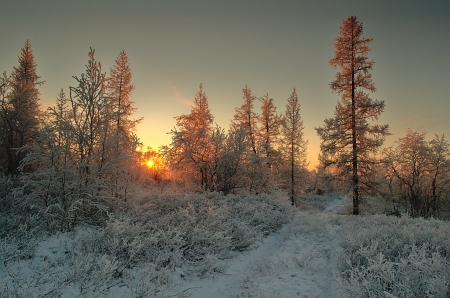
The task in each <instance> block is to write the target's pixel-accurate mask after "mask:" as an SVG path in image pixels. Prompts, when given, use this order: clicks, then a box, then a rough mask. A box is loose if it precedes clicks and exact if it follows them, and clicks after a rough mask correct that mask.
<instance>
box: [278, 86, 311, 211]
mask: <svg viewBox="0 0 450 298" xmlns="http://www.w3.org/2000/svg"><path fill="white" fill-rule="evenodd" d="M282 124H283V125H282V130H281V131H282V139H281V152H282V154H283V158H284V159H285V160H286V161H287V162H288V163H289V176H290V181H289V186H290V187H289V189H290V191H289V196H290V199H291V203H292V205H294V203H295V194H296V192H295V185H296V182H297V181H296V178H297V177H298V175H299V172H300V170H301V169H305V168H306V166H307V165H308V163H307V161H306V149H307V146H308V141H307V140H305V139H304V133H303V120H302V117H301V115H300V103H299V101H298V96H297V91H296V90H295V88H294V89H293V90H292V94H291V95H290V96H289V98H288V102H287V105H286V112H285V113H284V118H283V122H282Z"/></svg>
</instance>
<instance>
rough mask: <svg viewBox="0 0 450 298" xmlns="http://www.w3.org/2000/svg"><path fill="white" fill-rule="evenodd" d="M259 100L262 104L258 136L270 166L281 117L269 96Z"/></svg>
mask: <svg viewBox="0 0 450 298" xmlns="http://www.w3.org/2000/svg"><path fill="white" fill-rule="evenodd" d="M259 100H260V101H261V103H262V105H261V115H260V116H259V123H260V125H261V126H260V129H259V136H260V139H261V147H262V150H263V151H264V152H263V153H264V155H265V157H266V158H267V159H268V163H269V165H270V164H271V159H272V158H273V157H274V153H275V150H276V146H277V145H278V141H279V136H280V127H281V122H282V121H281V120H282V117H281V115H278V114H277V107H276V106H275V104H274V103H273V99H272V98H269V94H266V95H264V96H263V97H261V98H260V99H259Z"/></svg>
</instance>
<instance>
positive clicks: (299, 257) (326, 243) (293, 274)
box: [0, 196, 347, 298]
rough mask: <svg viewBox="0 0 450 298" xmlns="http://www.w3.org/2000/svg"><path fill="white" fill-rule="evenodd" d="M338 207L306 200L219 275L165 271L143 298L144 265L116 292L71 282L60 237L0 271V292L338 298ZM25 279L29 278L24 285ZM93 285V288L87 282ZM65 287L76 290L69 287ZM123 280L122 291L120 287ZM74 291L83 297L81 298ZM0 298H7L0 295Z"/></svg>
mask: <svg viewBox="0 0 450 298" xmlns="http://www.w3.org/2000/svg"><path fill="white" fill-rule="evenodd" d="M346 205H347V202H346V201H345V200H344V199H343V198H340V197H337V196H335V197H327V198H325V199H324V200H323V201H321V202H317V201H314V200H313V201H311V204H310V205H308V202H306V205H304V206H303V208H298V209H297V210H296V211H295V212H293V214H292V217H293V218H292V220H291V221H290V222H289V223H288V224H286V225H284V226H283V227H282V228H281V229H280V230H278V231H277V232H275V233H272V234H270V235H269V236H268V237H266V238H264V239H262V240H261V241H259V242H257V243H255V244H253V245H252V246H251V248H250V249H247V250H245V251H243V252H233V253H232V257H231V258H226V259H224V260H219V261H217V260H215V262H219V263H220V262H222V263H220V264H215V268H221V270H214V271H213V272H211V271H209V272H208V273H207V274H205V275H204V276H201V277H199V276H198V274H189V273H188V272H184V271H183V270H185V271H187V270H189V268H184V269H181V268H173V269H171V270H167V271H165V272H163V275H165V276H163V277H161V276H159V277H158V278H159V279H161V280H163V281H164V280H167V284H166V285H165V284H162V285H161V286H160V287H159V288H158V289H157V291H147V290H148V288H146V287H150V285H147V284H146V283H147V282H148V280H151V279H153V277H151V276H150V277H149V276H146V274H147V273H148V272H149V271H148V270H147V269H146V267H147V265H146V264H142V266H141V267H140V268H139V266H138V267H134V268H131V269H127V270H125V271H124V274H126V275H128V276H133V278H130V279H126V278H125V279H122V281H121V282H118V283H116V284H114V281H111V280H110V279H109V280H103V279H102V276H103V275H95V274H93V275H92V276H90V277H86V276H77V274H78V273H77V269H75V268H70V267H69V266H67V265H64V264H59V263H61V261H62V260H64V259H65V254H67V253H69V252H70V251H73V250H74V247H75V246H76V245H75V242H76V241H77V238H76V237H75V238H74V237H73V236H70V235H68V234H67V233H65V234H59V235H54V236H51V237H49V238H46V239H44V240H43V241H40V242H39V244H38V245H37V247H36V249H35V250H34V254H33V257H32V258H31V259H27V258H22V260H21V261H20V262H18V263H16V265H15V266H10V267H8V269H6V267H4V266H0V286H1V283H2V280H3V287H4V286H6V285H7V284H8V283H5V281H6V280H7V279H9V280H14V282H13V283H9V286H10V287H11V286H14V287H23V288H24V290H18V289H12V290H11V289H9V291H10V292H13V293H21V295H30V296H35V297H40V296H41V295H45V296H47V297H67V298H71V297H90V296H91V295H92V293H95V296H97V297H148V296H149V293H151V295H154V296H157V297H340V296H342V293H341V292H340V289H339V286H338V283H337V278H336V276H337V274H338V272H337V268H336V258H337V253H336V252H337V250H338V243H337V241H338V238H339V237H337V233H338V230H339V226H338V225H334V224H333V223H334V222H338V221H337V220H336V219H337V218H338V217H341V216H343V215H338V214H336V212H338V211H339V210H341V209H342V208H343V207H345V206H346ZM305 210H308V211H305ZM84 233H89V231H84ZM72 253H73V252H72ZM92 262H103V263H104V264H102V266H101V267H102V268H104V270H107V269H108V268H110V269H111V270H114V269H115V267H114V266H115V265H114V263H111V264H110V263H108V262H110V261H109V260H108V259H98V258H95V257H93V259H92ZM88 263H89V260H87V264H84V265H83V266H88ZM55 264H58V265H55ZM39 268H41V269H39ZM39 270H42V275H41V277H39V272H36V271H39ZM83 270H84V269H83ZM53 271H54V272H53ZM215 271H219V272H215ZM81 272H84V271H81ZM27 275H28V276H31V275H33V276H34V277H33V278H32V279H27V278H26V276H27ZM78 275H79V274H78ZM148 275H150V274H148ZM36 276H37V277H36ZM104 276H108V274H105V275H104ZM136 276H138V277H137V278H136ZM95 278H98V280H92V279H95ZM71 279H77V280H79V281H80V282H78V283H71V282H70V280H71ZM29 280H32V282H29ZM126 280H128V281H130V283H127V282H124V281H126ZM34 283H36V285H35V284H34ZM38 283H44V284H46V286H39V293H40V294H38V295H37V296H36V295H35V294H36V292H34V293H33V288H37V286H38ZM102 283H108V284H110V286H108V287H107V290H105V288H104V287H103V288H102V287H101V286H100V287H99V288H102V289H103V290H99V291H97V290H96V291H94V292H93V291H90V289H89V287H97V286H98V285H99V284H102ZM82 287H84V289H85V290H86V289H87V290H88V291H87V292H85V293H89V294H82V293H83V289H81V288H82ZM46 288H48V291H46ZM55 289H57V290H55ZM102 291H103V294H102ZM86 295H88V296H86ZM0 297H10V296H3V294H2V293H0Z"/></svg>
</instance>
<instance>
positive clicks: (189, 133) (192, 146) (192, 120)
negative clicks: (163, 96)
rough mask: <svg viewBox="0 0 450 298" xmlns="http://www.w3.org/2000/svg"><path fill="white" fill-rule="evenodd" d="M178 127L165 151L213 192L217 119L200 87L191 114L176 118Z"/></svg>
mask: <svg viewBox="0 0 450 298" xmlns="http://www.w3.org/2000/svg"><path fill="white" fill-rule="evenodd" d="M175 120H176V122H177V123H176V127H175V128H174V129H173V130H172V131H171V135H172V143H171V144H170V146H169V147H168V148H166V153H167V155H168V158H169V159H170V162H171V165H172V166H173V167H175V168H176V169H181V170H183V171H185V173H188V174H189V175H191V177H194V179H195V180H196V181H197V183H198V184H199V186H200V187H201V189H202V190H203V191H206V190H211V189H213V188H214V186H213V177H214V174H215V170H214V162H213V154H214V151H215V150H216V148H214V144H213V143H212V142H211V136H212V134H213V130H214V128H213V121H214V117H213V115H212V114H211V111H210V109H209V104H208V97H207V96H206V93H205V92H204V91H203V85H202V84H200V86H199V91H198V92H197V94H196V95H195V99H194V104H193V106H192V108H191V112H190V114H187V115H185V114H183V115H181V116H177V117H175Z"/></svg>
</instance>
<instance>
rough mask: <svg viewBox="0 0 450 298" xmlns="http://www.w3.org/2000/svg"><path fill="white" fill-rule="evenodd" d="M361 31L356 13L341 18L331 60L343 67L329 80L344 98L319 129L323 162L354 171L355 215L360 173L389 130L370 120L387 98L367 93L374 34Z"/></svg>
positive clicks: (372, 89) (370, 86)
mask: <svg viewBox="0 0 450 298" xmlns="http://www.w3.org/2000/svg"><path fill="white" fill-rule="evenodd" d="M362 33H363V25H362V23H360V22H359V21H358V20H357V19H356V16H350V17H348V18H346V19H344V20H343V21H342V26H341V27H340V36H338V37H337V38H336V40H335V43H334V46H335V55H334V58H333V59H331V60H330V62H329V64H330V65H331V66H332V67H335V68H336V67H338V66H339V68H340V69H341V71H340V72H338V73H337V74H336V79H335V80H334V81H333V82H331V84H330V85H331V89H332V90H333V92H336V93H338V94H339V95H340V96H341V100H340V101H339V102H338V104H337V106H336V109H335V112H334V118H330V119H326V120H325V125H324V126H323V127H319V128H317V129H316V130H317V133H318V135H319V136H320V138H321V139H322V144H321V153H322V154H321V159H322V160H321V162H322V165H323V166H324V167H327V166H330V165H334V166H336V167H337V168H340V169H349V170H350V171H351V188H352V190H353V214H355V215H357V214H359V201H360V177H361V173H362V172H364V171H367V170H368V169H367V168H364V167H369V165H370V162H371V154H374V153H376V152H377V151H378V149H379V148H380V147H381V146H382V144H383V142H384V140H385V136H386V135H387V134H388V126H387V125H378V124H373V125H371V124H369V121H375V120H378V117H379V116H380V114H381V113H382V112H383V111H384V101H378V100H373V99H371V98H370V97H369V94H368V93H367V92H375V84H374V83H373V82H372V75H371V74H370V72H369V71H370V70H372V66H373V63H374V62H373V61H371V60H369V59H368V57H367V54H368V53H369V51H370V48H369V46H368V44H369V43H370V42H372V38H363V37H362ZM343 172H344V173H346V172H347V170H344V171H343Z"/></svg>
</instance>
